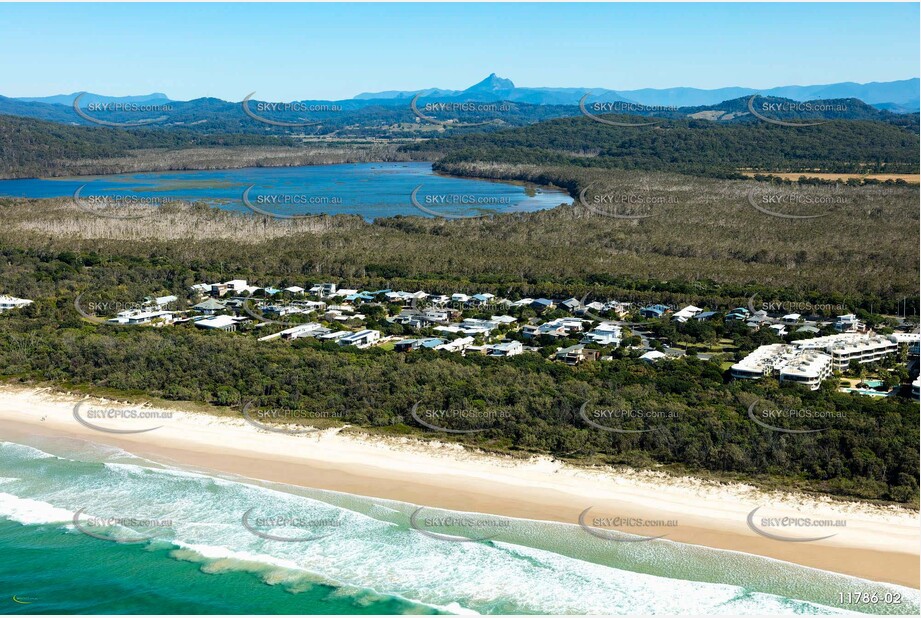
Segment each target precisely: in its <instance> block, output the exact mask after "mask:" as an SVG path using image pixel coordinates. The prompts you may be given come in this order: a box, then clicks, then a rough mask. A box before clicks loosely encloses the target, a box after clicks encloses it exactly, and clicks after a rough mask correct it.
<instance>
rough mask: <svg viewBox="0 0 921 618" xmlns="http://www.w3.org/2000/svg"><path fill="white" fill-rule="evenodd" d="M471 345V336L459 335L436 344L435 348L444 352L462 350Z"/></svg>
mask: <svg viewBox="0 0 921 618" xmlns="http://www.w3.org/2000/svg"><path fill="white" fill-rule="evenodd" d="M471 345H473V337H460V338H458V339H454V340H453V341H448V342H445V343H443V344H441V345H440V346H437V347H436V348H435V349H436V350H442V351H444V352H463V351H464V350H465V349H466V348H467V347H469V346H471Z"/></svg>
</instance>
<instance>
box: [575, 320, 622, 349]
mask: <svg viewBox="0 0 921 618" xmlns="http://www.w3.org/2000/svg"><path fill="white" fill-rule="evenodd" d="M621 333H622V329H621V327H620V326H618V325H617V324H615V323H614V322H602V323H601V324H599V325H598V326H596V327H595V328H593V329H592V330H590V331H589V332H587V333H585V336H584V337H583V338H582V343H596V344H598V345H620V340H621Z"/></svg>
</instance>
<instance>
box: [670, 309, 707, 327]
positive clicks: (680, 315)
mask: <svg viewBox="0 0 921 618" xmlns="http://www.w3.org/2000/svg"><path fill="white" fill-rule="evenodd" d="M701 311H703V309H701V308H700V307H695V306H694V305H688V306H687V307H685V308H684V309H681V310H680V311H676V312H675V313H674V314H673V315H672V319H673V320H675V321H676V322H681V323H682V324H684V323H685V322H687V321H688V320H690V319H691V318H693V317H694V316H695V315H697V314H698V313H700V312H701Z"/></svg>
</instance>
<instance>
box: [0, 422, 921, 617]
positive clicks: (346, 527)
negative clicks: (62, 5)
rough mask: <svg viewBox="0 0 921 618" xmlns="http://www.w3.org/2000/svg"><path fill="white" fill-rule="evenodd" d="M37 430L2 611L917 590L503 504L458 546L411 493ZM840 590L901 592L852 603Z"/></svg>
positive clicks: (664, 600)
mask: <svg viewBox="0 0 921 618" xmlns="http://www.w3.org/2000/svg"><path fill="white" fill-rule="evenodd" d="M28 442H29V444H21V443H18V442H8V441H0V556H2V559H0V590H2V591H3V594H4V598H0V612H2V613H5V614H16V613H31V614H35V613H53V614H89V613H93V614H108V613H118V614H273V613H278V614H453V613H458V614H463V613H467V614H469V613H479V614H599V613H601V614H637V613H686V614H713V615H717V614H722V615H732V614H763V613H770V614H833V613H848V611H854V610H856V611H861V612H867V613H893V614H917V613H918V612H919V600H921V599H919V592H918V591H917V590H912V589H909V588H904V587H900V586H895V585H889V584H881V583H873V582H868V581H864V580H859V579H856V578H853V577H847V576H843V575H836V574H833V573H828V572H824V571H819V570H815V569H810V568H806V567H800V566H796V565H793V564H789V563H785V562H780V561H776V560H770V559H766V558H760V557H757V556H751V555H748V554H742V553H738V552H728V551H720V550H712V549H707V548H702V547H697V546H691V545H683V544H680V543H675V542H671V541H668V540H655V541H648V542H635V543H618V542H613V541H609V540H603V539H598V538H596V537H593V536H592V535H589V534H587V533H586V532H585V531H584V530H582V529H581V528H579V527H578V526H576V525H567V524H556V523H546V522H537V521H531V520H521V519H508V518H499V517H495V518H492V519H494V520H495V523H496V526H495V527H494V528H492V530H495V531H496V532H495V533H494V534H491V535H490V538H489V539H488V540H482V541H474V542H455V541H454V540H448V539H446V538H440V537H438V536H437V535H431V534H424V533H422V532H420V530H419V529H417V528H415V527H414V526H413V525H412V524H411V520H412V517H411V516H412V514H413V512H414V511H415V510H416V507H415V506H413V505H409V504H405V503H400V502H391V501H385V500H380V499H371V498H365V497H360V496H353V495H349V494H343V493H336V492H329V491H319V490H310V489H304V488H298V487H292V486H287V485H281V484H277V483H261V482H257V481H253V480H248V479H244V478H237V477H231V476H209V475H205V474H200V473H197V472H191V471H188V470H183V469H179V468H175V467H169V466H166V465H162V464H160V463H156V462H152V461H149V460H146V459H142V458H139V457H136V456H133V455H131V454H129V453H126V452H124V451H121V450H119V449H116V448H113V447H108V446H101V445H95V444H92V443H88V442H85V441H80V440H70V439H61V438H39V437H35V438H30V439H28ZM75 515H76V517H75ZM440 515H443V516H452V517H461V516H462V514H459V513H447V512H444V511H442V512H440ZM500 524H501V525H500ZM452 538H453V537H452ZM848 591H850V592H856V591H861V592H869V593H876V594H877V595H879V597H880V599H883V598H886V595H889V597H888V598H893V597H892V595H896V596H900V597H901V603H900V604H898V605H894V604H891V603H890V604H887V603H884V602H879V603H876V604H868V605H860V606H848V605H845V604H843V603H842V602H841V601H840V599H839V593H840V592H848Z"/></svg>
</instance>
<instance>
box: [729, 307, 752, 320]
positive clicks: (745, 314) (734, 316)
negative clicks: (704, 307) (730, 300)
mask: <svg viewBox="0 0 921 618" xmlns="http://www.w3.org/2000/svg"><path fill="white" fill-rule="evenodd" d="M751 315H752V312H751V311H749V310H748V309H746V308H745V307H736V308H735V309H733V310H732V311H730V312H729V313H727V314H726V318H725V321H727V322H732V321H736V322H747V321H748V319H749V318H750V317H751Z"/></svg>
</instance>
